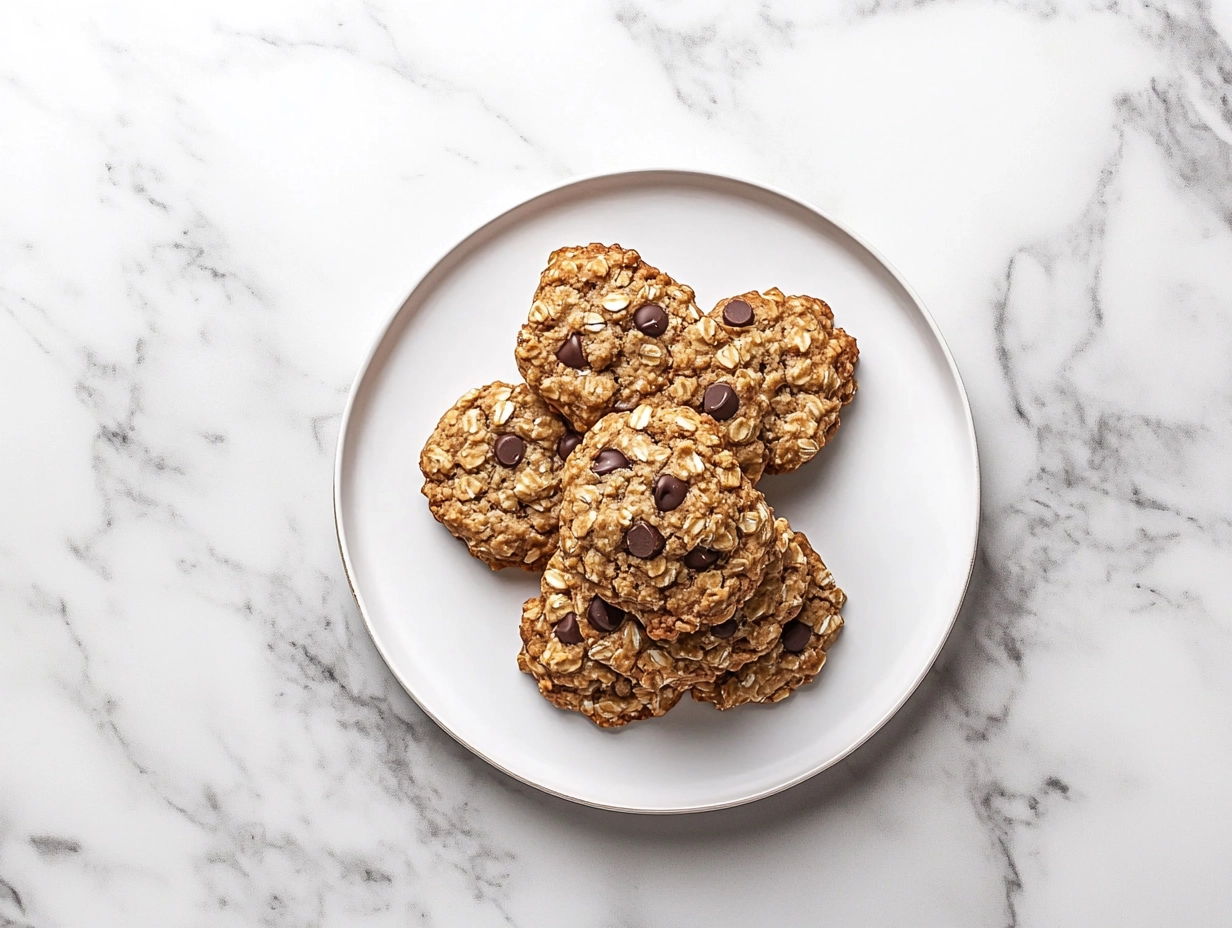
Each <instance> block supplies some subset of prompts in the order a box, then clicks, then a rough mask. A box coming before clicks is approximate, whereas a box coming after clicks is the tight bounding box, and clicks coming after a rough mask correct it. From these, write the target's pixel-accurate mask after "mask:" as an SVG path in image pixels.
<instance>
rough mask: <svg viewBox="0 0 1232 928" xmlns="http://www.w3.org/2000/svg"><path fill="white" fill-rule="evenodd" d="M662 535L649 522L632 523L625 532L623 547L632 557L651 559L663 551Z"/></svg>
mask: <svg viewBox="0 0 1232 928" xmlns="http://www.w3.org/2000/svg"><path fill="white" fill-rule="evenodd" d="M663 545H664V541H663V535H662V534H661V533H660V532H659V530H658V529H657V528H655V527H654V526H653V525H651V524H650V523H649V522H634V523H633V526H632V528H630V529H629V530H628V531H627V532H625V547H626V548H628V549H629V553H630V554H632V555H633V556H634V557H641V558H652V557H654V556H655V555H657V554H658V553H659V552H660V551H662V550H663Z"/></svg>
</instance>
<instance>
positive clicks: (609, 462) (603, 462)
mask: <svg viewBox="0 0 1232 928" xmlns="http://www.w3.org/2000/svg"><path fill="white" fill-rule="evenodd" d="M628 466H629V459H628V458H627V457H625V456H624V455H623V454H621V453H620V452H619V451H617V450H616V449H615V448H604V449H603V450H602V451H600V452H599V454H598V455H597V456H596V457H595V463H593V464H591V465H590V469H591V470H593V471H594V472H595V473H596V474H598V475H599V476H600V477H602V476H603V475H604V474H610V473H611V472H612V471H614V470H623V469H624V468H626V467H628Z"/></svg>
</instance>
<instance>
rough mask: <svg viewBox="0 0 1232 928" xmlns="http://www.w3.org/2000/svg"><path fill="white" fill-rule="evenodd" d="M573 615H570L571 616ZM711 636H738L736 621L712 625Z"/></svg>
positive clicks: (729, 620) (731, 620)
mask: <svg viewBox="0 0 1232 928" xmlns="http://www.w3.org/2000/svg"><path fill="white" fill-rule="evenodd" d="M572 614H573V613H570V615H572ZM710 634H712V635H714V637H716V638H730V637H731V636H732V635H734V634H736V620H735V619H728V620H727V621H726V622H720V623H719V624H718V625H711V626H710Z"/></svg>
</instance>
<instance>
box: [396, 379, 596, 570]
mask: <svg viewBox="0 0 1232 928" xmlns="http://www.w3.org/2000/svg"><path fill="white" fill-rule="evenodd" d="M580 440H581V439H580V437H579V436H578V435H576V434H575V433H573V432H572V431H571V430H570V429H569V427H568V426H567V425H566V424H565V423H564V421H562V420H561V418H560V417H559V416H557V415H556V413H554V412H553V411H552V410H551V409H549V408H548V407H547V406H546V405H545V404H544V402H543V400H541V399H539V397H537V396H535V394H534V393H532V392H531V391H530V389H529V388H528V387H527V386H526V385H525V384H521V383H520V384H517V385H516V386H513V385H510V384H507V383H501V382H500V381H499V380H498V381H496V382H495V383H490V384H488V385H487V386H486V387H479V388H478V389H476V390H471V391H470V392H469V393H467V394H466V395H465V396H463V397H462V398H461V399H459V400H458V401H457V402H456V403H454V405H453V407H452V408H450V410H449V411H448V412H446V413H445V415H443V416H442V417H441V421H440V422H439V423H437V426H436V429H435V430H434V431H433V432H432V435H431V436H430V437H429V438H428V442H427V444H425V445H424V448H423V451H422V452H421V453H420V455H419V468H420V470H422V471H423V475H424V485H423V494H424V496H426V497H427V498H428V508H429V509H431V510H432V515H433V516H434V517H435V518H436V520H437V521H438V522H440V523H442V524H443V525H444V526H445V527H446V528H447V529H449V531H450V532H452V533H453V534H454V535H456V536H457V537H458V538H460V539H461V540H462V541H464V542H465V543H466V546H467V547H468V548H469V549H470V552H471V554H473V555H474V556H475V557H477V558H479V559H480V560H481V561H483V562H485V563H486V564H487V565H488V566H490V567H491V568H492V569H493V570H499V569H500V568H502V567H510V566H517V567H523V568H525V569H527V570H542V569H543V566H544V564H546V563H547V560H548V558H549V557H551V555H552V552H553V550H555V548H556V521H557V514H558V511H559V509H560V472H561V468H562V467H563V466H564V457H566V456H567V455H568V453H569V452H570V451H571V450H573V448H575V447H576V446H577V443H578V442H580Z"/></svg>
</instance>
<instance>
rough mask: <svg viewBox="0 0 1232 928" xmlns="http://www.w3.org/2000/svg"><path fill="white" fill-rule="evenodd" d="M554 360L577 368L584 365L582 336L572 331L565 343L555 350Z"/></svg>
mask: <svg viewBox="0 0 1232 928" xmlns="http://www.w3.org/2000/svg"><path fill="white" fill-rule="evenodd" d="M556 360H557V361H559V362H560V363H561V364H564V365H566V366H568V367H573V368H577V369H579V370H580V369H581V368H583V367H585V366H586V355H584V354H582V336H580V335H578V334H577V333H576V332H574V333H573V334H572V335H570V336H569V337H568V338H566V339H565V343H564V344H563V345H561V346H560V348H559V349H558V350H557V352H556Z"/></svg>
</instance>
